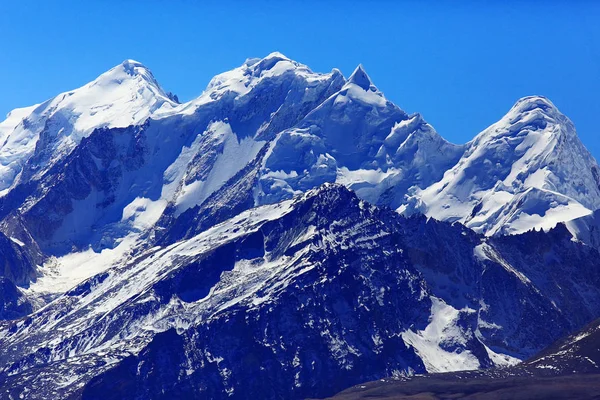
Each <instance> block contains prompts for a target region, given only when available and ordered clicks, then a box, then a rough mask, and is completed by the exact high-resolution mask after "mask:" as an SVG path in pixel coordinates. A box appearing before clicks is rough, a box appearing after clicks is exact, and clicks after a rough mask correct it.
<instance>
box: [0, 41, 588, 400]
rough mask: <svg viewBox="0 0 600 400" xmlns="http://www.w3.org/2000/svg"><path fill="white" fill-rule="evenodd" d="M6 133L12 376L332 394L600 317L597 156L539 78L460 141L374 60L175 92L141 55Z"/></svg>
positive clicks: (1, 367)
mask: <svg viewBox="0 0 600 400" xmlns="http://www.w3.org/2000/svg"><path fill="white" fill-rule="evenodd" d="M0 135H1V137H2V139H3V141H2V143H3V145H2V147H0V161H1V162H0V164H1V165H2V167H0V180H1V181H2V182H0V191H1V194H0V232H1V233H0V261H1V262H3V264H2V265H3V270H2V273H0V318H2V319H5V320H10V321H4V322H2V324H0V391H2V393H3V396H5V397H8V396H12V397H13V398H16V397H19V396H23V397H26V398H48V397H55V398H67V397H69V396H72V397H74V398H78V397H84V398H97V397H101V396H102V397H107V396H109V395H108V394H110V395H112V396H114V397H115V398H159V397H160V396H164V398H174V397H175V398H176V397H192V398H193V397H208V398H227V397H233V398H252V397H263V398H273V399H275V398H305V397H315V396H317V397H318V396H327V395H331V394H334V393H335V392H336V391H339V390H341V389H343V388H345V387H347V386H350V385H352V384H356V383H359V382H363V381H366V380H369V379H378V378H381V377H384V376H396V377H400V376H405V375H410V374H413V373H425V372H444V371H454V370H472V369H477V368H488V367H494V366H507V365H512V364H514V363H516V362H518V361H519V360H522V359H525V358H528V357H531V356H532V355H534V354H536V353H537V352H538V351H540V350H541V349H542V348H544V347H545V346H547V345H549V344H550V343H552V342H553V341H555V340H556V339H557V338H559V337H560V336H562V335H566V334H568V333H571V332H574V331H575V330H577V329H580V328H581V327H582V326H584V325H585V324H587V323H588V322H589V321H591V320H593V319H594V318H597V317H598V316H599V315H600V289H599V288H600V268H599V267H600V265H598V263H599V262H600V258H599V257H598V246H597V245H596V244H595V243H597V239H595V233H594V231H593V226H595V220H594V214H592V213H591V210H595V209H596V208H597V207H598V205H599V204H600V189H599V178H598V176H599V171H600V169H599V168H598V166H597V164H596V161H595V160H594V159H593V158H592V157H591V155H590V154H589V153H588V152H587V150H585V148H584V147H583V145H582V144H581V142H580V141H579V139H578V138H577V136H576V133H575V130H574V127H573V125H572V123H571V122H570V121H569V120H568V119H567V118H566V117H565V116H563V115H562V114H560V112H559V111H558V110H557V109H556V108H555V107H554V106H553V105H552V103H550V101H549V100H547V99H545V98H542V97H528V98H524V99H521V100H519V101H518V102H517V104H516V105H515V106H514V107H513V109H511V111H510V112H509V113H508V114H507V116H505V117H504V118H503V119H502V120H501V121H499V122H498V123H496V124H494V125H492V126H491V127H490V128H488V129H487V130H485V131H484V132H482V133H481V134H479V135H478V136H477V137H476V138H475V139H474V140H473V141H471V142H469V143H467V144H465V145H455V144H451V143H449V142H447V141H446V140H444V139H443V138H442V137H441V136H440V135H438V134H437V133H436V131H435V130H434V129H433V127H431V125H429V124H428V123H427V122H426V121H425V120H424V119H423V117H422V116H420V115H419V114H414V115H408V114H407V113H405V112H404V111H402V110H401V109H400V108H398V107H397V106H396V105H394V104H393V103H391V102H390V101H388V100H387V99H386V98H385V96H384V95H383V93H382V92H381V91H379V89H377V87H376V86H375V85H374V84H373V82H372V81H371V79H370V78H369V76H368V75H367V73H366V72H365V70H364V69H363V68H362V67H361V66H359V67H358V68H357V69H356V70H355V71H354V73H353V74H352V75H351V76H350V77H349V78H348V79H345V78H344V77H343V76H342V74H341V73H340V72H339V71H338V70H333V71H332V72H330V73H327V74H321V73H315V72H312V71H311V70H310V69H309V68H308V67H307V66H305V65H302V64H300V63H297V62H295V61H293V60H290V59H288V58H286V57H285V56H283V55H282V54H280V53H273V54H270V55H269V56H267V57H265V58H263V59H249V60H246V62H244V64H243V65H241V66H240V67H238V68H236V69H234V70H232V71H229V72H226V73H223V74H220V75H217V76H216V77H215V78H213V79H212V80H211V82H210V83H209V85H208V86H207V88H206V90H205V91H204V93H203V94H202V95H201V96H200V97H198V98H197V99H194V100H192V101H190V102H187V103H181V104H180V103H179V101H178V100H177V99H176V97H175V96H173V95H172V94H170V93H168V92H165V91H164V90H163V89H162V88H161V87H160V86H159V85H158V83H157V82H156V80H155V79H154V78H153V76H152V74H151V72H150V71H149V70H148V69H147V68H146V67H144V66H143V65H141V64H139V63H137V62H134V61H130V60H129V61H125V62H124V63H123V64H121V65H119V66H117V67H115V68H113V69H112V70H110V71H108V72H107V73H105V74H103V75H101V76H100V77H99V78H98V79H96V80H95V81H93V82H91V83H90V84H88V85H85V86H83V87H82V88H80V89H77V90H74V91H72V92H68V93H65V94H63V95H59V96H58V97H56V98H54V99H51V100H49V101H47V102H45V103H43V104H41V105H38V106H34V107H30V108H26V109H19V110H15V111H13V112H12V113H11V114H9V116H8V118H7V119H6V120H5V121H4V122H2V123H0ZM396 211H400V213H402V214H403V215H400V213H398V212H396ZM422 214H424V215H422ZM430 217H434V218H436V219H437V220H435V219H433V218H430ZM575 217H580V219H577V220H576V221H571V222H567V223H566V225H563V224H559V223H560V222H564V221H568V220H571V219H573V218H575ZM457 221H458V222H460V224H455V223H454V222H457ZM532 228H544V229H546V230H547V232H537V231H531V229H532ZM507 234H510V235H509V236H506V235H507ZM573 234H575V236H576V238H578V240H577V241H574V240H572V236H573ZM595 240H596V242H595Z"/></svg>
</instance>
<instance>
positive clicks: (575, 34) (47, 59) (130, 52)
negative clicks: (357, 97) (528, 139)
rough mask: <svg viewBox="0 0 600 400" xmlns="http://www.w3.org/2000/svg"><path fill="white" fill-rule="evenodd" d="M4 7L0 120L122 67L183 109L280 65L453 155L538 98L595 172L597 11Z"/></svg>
mask: <svg viewBox="0 0 600 400" xmlns="http://www.w3.org/2000/svg"><path fill="white" fill-rule="evenodd" d="M423 3H424V2H417V1H414V2H411V1H368V2H367V1H344V2H341V1H337V2H336V1H329V2H318V1H304V2H286V1H281V2H274V1H270V2H267V1H252V2H242V1H239V2H228V1H225V0H223V1H219V2H196V1H191V0H190V1H183V0H172V1H155V0H147V1H132V0H121V1H113V0H104V1H78V2H76V1H60V0H57V1H49V2H39V1H36V2H34V1H28V0H20V1H4V0H0V93H1V94H2V95H1V96H0V115H5V114H6V113H7V112H8V111H10V110H11V109H13V108H16V107H22V106H27V105H31V104H34V103H38V102H41V101H43V100H46V99H47V98H49V97H52V96H54V95H56V94H58V93H60V92H62V91H66V90H69V89H72V88H75V87H78V86H81V85H83V84H85V83H86V82H88V81H90V80H92V79H94V78H95V77H96V76H97V75H99V74H100V73H102V72H104V71H105V70H107V69H109V68H111V67H112V66H114V65H116V64H118V63H119V62H121V61H122V60H124V59H126V58H133V59H136V60H138V61H141V62H143V63H144V64H146V66H148V67H149V68H150V69H151V70H152V71H153V72H154V75H155V76H156V77H157V79H158V81H159V82H160V83H161V84H162V85H163V87H165V89H167V90H170V91H173V92H174V93H176V94H178V95H179V97H180V99H182V100H189V99H191V98H193V97H195V96H197V95H199V94H200V93H201V92H202V90H203V88H204V87H205V86H206V84H207V83H208V81H209V80H210V78H211V77H212V76H213V75H215V74H217V73H219V72H222V71H225V70H228V69H231V68H233V67H236V66H238V65H240V64H241V63H242V62H243V61H244V60H245V59H246V58H248V57H257V56H265V55H267V54H268V53H270V52H272V51H280V52H282V53H284V54H285V55H287V56H288V57H290V58H293V59H295V60H297V61H300V62H302V63H304V64H307V65H309V66H310V67H311V68H312V69H313V70H314V71H321V72H326V71H329V70H331V69H332V68H334V67H337V68H339V69H341V70H342V72H343V73H344V74H345V75H346V76H348V75H349V74H350V73H351V72H352V70H353V69H354V68H355V67H356V65H357V64H359V63H362V64H363V65H364V66H365V69H366V71H367V72H368V73H369V75H370V76H371V78H372V79H373V81H374V83H375V84H376V85H377V86H378V87H379V89H380V90H382V91H383V92H384V93H385V94H386V96H387V97H388V98H389V99H390V100H392V101H394V102H395V103H396V104H398V105H399V106H400V107H401V108H403V109H404V110H406V111H408V112H416V111H418V112H420V113H422V114H423V116H424V117H425V119H426V120H428V121H429V122H430V123H431V124H432V125H434V127H435V128H436V129H437V130H438V132H439V133H440V134H441V135H442V136H444V137H445V138H447V139H448V140H450V141H453V142H457V143H462V142H465V141H467V140H469V139H471V138H472V137H473V136H474V135H475V134H477V133H478V132H479V131H481V130H482V129H484V128H485V127H487V126H488V125H490V124H491V123H493V122H495V121H496V120H498V119H499V118H500V117H501V116H502V115H503V114H504V113H506V111H508V109H509V108H510V107H511V106H512V104H513V103H514V102H515V101H516V100H517V99H518V98H520V97H522V96H526V95H531V94H541V95H545V96H548V97H549V98H550V99H551V100H552V101H553V102H554V103H555V104H556V105H557V106H558V107H559V108H560V109H561V111H563V112H564V113H565V114H567V115H568V116H569V117H570V118H571V119H572V120H573V121H574V122H575V125H576V126H577V128H578V132H579V135H580V137H581V138H582V140H583V142H584V143H585V144H586V146H588V148H589V149H590V150H591V151H592V153H593V154H594V155H595V156H596V158H600V137H599V133H600V132H599V129H598V127H597V125H598V124H597V120H598V115H599V114H600V23H598V21H599V20H600V4H598V3H600V2H593V1H566V0H565V1H495V2H491V1H488V2H485V1H477V2H476V1H471V2H470V1H463V2H458V1H456V2H455V1H437V2H435V1H430V2H427V5H426V6H424V5H423Z"/></svg>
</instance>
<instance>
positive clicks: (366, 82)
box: [348, 64, 373, 90]
mask: <svg viewBox="0 0 600 400" xmlns="http://www.w3.org/2000/svg"><path fill="white" fill-rule="evenodd" d="M348 83H353V84H355V85H357V86H359V87H361V88H362V89H363V90H369V89H370V88H371V86H373V82H372V81H371V78H369V75H367V72H366V71H365V69H364V67H363V66H362V64H358V67H356V69H355V70H354V72H353V73H352V75H350V78H348Z"/></svg>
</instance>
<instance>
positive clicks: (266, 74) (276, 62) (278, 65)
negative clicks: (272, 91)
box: [201, 51, 343, 97]
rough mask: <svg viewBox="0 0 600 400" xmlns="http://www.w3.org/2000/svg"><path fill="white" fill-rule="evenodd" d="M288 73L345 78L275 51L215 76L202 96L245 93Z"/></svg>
mask: <svg viewBox="0 0 600 400" xmlns="http://www.w3.org/2000/svg"><path fill="white" fill-rule="evenodd" d="M288 74H290V75H297V76H302V77H304V78H305V79H307V80H321V79H331V77H337V76H338V75H339V77H340V78H342V79H343V75H342V74H341V72H340V71H339V70H337V69H333V70H332V71H331V72H330V73H318V72H313V71H312V70H311V69H310V68H309V67H308V66H306V65H304V64H302V63H299V62H297V61H294V60H292V59H290V58H288V57H286V56H285V55H284V54H282V53H280V52H277V51H275V52H272V53H270V54H268V55H267V56H266V57H264V58H248V59H246V61H244V63H243V64H242V65H241V66H239V67H237V68H234V69H232V70H229V71H226V72H223V73H220V74H218V75H216V76H214V77H213V78H212V79H211V80H210V82H209V84H208V86H207V87H206V89H205V90H204V93H203V95H202V96H205V95H206V94H207V93H210V92H213V91H217V92H226V91H233V92H237V93H239V94H244V93H247V92H248V91H249V90H250V89H251V88H252V87H253V86H254V85H255V84H257V83H258V82H260V81H261V80H263V79H271V78H277V77H279V76H282V75H288ZM202 96H201V97H202ZM213 96H214V95H213Z"/></svg>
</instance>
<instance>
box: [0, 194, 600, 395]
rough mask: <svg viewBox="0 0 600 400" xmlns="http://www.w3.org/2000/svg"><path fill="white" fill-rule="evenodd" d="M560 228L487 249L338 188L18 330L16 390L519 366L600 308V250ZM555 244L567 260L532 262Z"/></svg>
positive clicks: (86, 287) (271, 390)
mask: <svg viewBox="0 0 600 400" xmlns="http://www.w3.org/2000/svg"><path fill="white" fill-rule="evenodd" d="M551 234H552V233H551ZM551 234H544V233H535V234H529V235H526V236H524V237H522V238H520V237H515V238H514V240H513V238H512V237H511V238H508V239H506V241H499V242H497V241H495V240H493V241H487V240H485V239H484V238H483V237H481V236H478V235H476V234H474V233H472V232H470V231H469V230H467V229H465V228H463V227H460V226H457V225H454V226H452V225H450V224H447V223H443V222H436V221H432V220H430V221H427V220H426V219H425V218H423V217H418V218H410V219H405V218H402V217H400V216H398V215H397V214H395V213H393V212H392V211H390V210H381V209H377V208H374V207H373V206H370V205H368V203H365V202H362V201H359V200H358V198H357V197H356V196H355V195H354V194H352V193H351V192H349V191H348V190H347V189H345V188H344V187H343V186H339V185H326V186H324V187H323V188H320V189H317V190H313V191H309V192H308V193H307V194H305V195H303V196H301V197H299V198H297V199H295V200H290V201H286V202H282V203H279V204H276V205H269V206H264V207H260V208H257V209H252V210H249V211H246V212H243V213H242V214H240V215H239V216H237V217H235V218H233V219H231V220H228V221H226V222H224V223H223V224H220V225H217V226H215V227H213V228H211V229H209V230H207V231H205V232H203V233H201V234H199V235H197V236H195V237H193V238H191V239H188V240H184V241H181V242H177V243H175V244H173V245H170V246H167V247H163V248H160V247H157V248H152V249H149V250H147V251H145V252H144V253H142V254H139V255H138V256H136V257H132V258H129V259H124V260H120V261H117V262H116V263H115V265H114V267H112V268H110V269H108V270H106V271H104V272H102V273H100V274H98V275H96V276H94V277H93V278H91V279H89V280H87V281H86V282H84V283H82V284H80V285H78V286H77V287H75V288H73V289H72V290H69V291H68V292H67V293H66V294H65V295H63V296H60V297H58V298H57V299H56V300H55V301H54V302H52V303H50V304H48V305H47V306H46V307H44V308H43V309H41V310H39V311H37V312H35V313H33V314H32V315H31V316H30V317H28V318H26V319H21V320H18V321H14V322H9V323H5V324H4V326H3V327H2V329H1V330H0V344H1V345H0V349H4V350H0V360H1V364H2V365H4V366H6V367H5V368H4V369H3V370H2V374H1V375H0V379H1V380H2V382H3V383H2V387H3V388H4V390H6V391H8V392H9V393H11V395H13V396H19V395H20V394H27V395H28V396H29V397H31V398H35V396H41V397H44V396H47V394H48V393H54V394H55V395H58V396H62V397H66V396H67V395H70V394H73V395H75V396H76V397H77V396H80V395H85V397H86V398H96V397H98V396H106V395H107V393H112V395H113V396H116V398H135V397H136V396H137V397H140V396H141V397H146V396H150V395H152V396H153V395H154V394H156V393H158V392H162V393H164V396H167V397H168V396H199V395H205V396H208V397H212V398H225V397H231V396H233V397H240V398H245V397H247V396H248V394H249V393H261V397H263V398H279V397H281V396H283V397H286V398H303V397H307V396H325V395H330V394H333V393H334V392H335V391H338V390H341V389H343V388H344V387H347V386H350V385H352V384H355V383H358V382H361V381H365V380H368V379H375V378H379V377H381V376H389V375H403V374H409V373H411V372H420V373H424V372H427V371H429V372H434V371H448V370H455V369H475V368H480V367H491V366H494V365H510V364H512V363H514V362H516V361H517V359H515V358H513V357H514V356H517V357H519V358H525V357H527V356H529V355H531V354H534V353H535V352H537V351H539V350H540V349H541V348H542V347H543V346H544V345H545V344H548V343H551V342H552V341H553V340H555V339H556V338H557V337H558V336H560V335H561V334H565V333H567V332H572V331H573V330H575V329H577V328H579V327H580V326H582V325H583V324H584V323H585V322H582V321H584V320H586V319H587V318H588V317H589V315H594V314H597V313H599V312H600V293H599V291H598V290H597V289H594V288H597V287H599V286H600V272H599V271H600V268H598V267H599V266H598V265H597V263H598V256H597V252H596V251H595V250H593V249H591V248H589V247H587V246H582V245H580V244H577V243H575V242H572V241H570V240H569V237H568V235H566V234H565V232H559V231H555V233H554V235H555V236H550V235H551ZM541 249H546V251H547V252H548V254H549V255H550V254H552V256H553V257H554V258H553V260H547V261H546V262H538V263H537V264H536V263H531V258H530V257H532V256H530V255H529V254H530V253H529V252H531V254H543V252H542V251H541ZM561 249H564V250H561ZM439 254H445V255H446V256H445V258H444V259H440V257H439ZM584 263H585V264H587V265H589V268H585V269H580V268H578V266H579V265H582V264H584ZM542 270H544V271H545V275H544V274H542ZM519 271H525V272H523V273H521V272H519ZM566 271H568V273H565V272H566ZM559 275H560V284H559V282H557V279H558V278H557V277H558V276H559ZM442 276H447V277H448V278H447V279H446V280H443V279H441V277H442ZM559 285H560V286H559ZM561 288H562V289H561ZM574 288H578V289H579V291H575V290H573V289H574ZM576 306H577V307H580V308H581V309H580V310H579V311H578V312H577V313H573V312H572V310H571V308H570V307H576ZM549 321H551V323H549ZM54 332H60V335H55V334H54ZM532 332H536V335H535V337H534V336H532V335H531V333H532ZM142 366H144V367H142ZM140 368H141V369H140ZM258 376H260V377H264V378H260V379H258V378H256V377H258ZM26 389H27V390H30V391H31V392H24V390H26ZM5 393H7V392H5Z"/></svg>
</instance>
